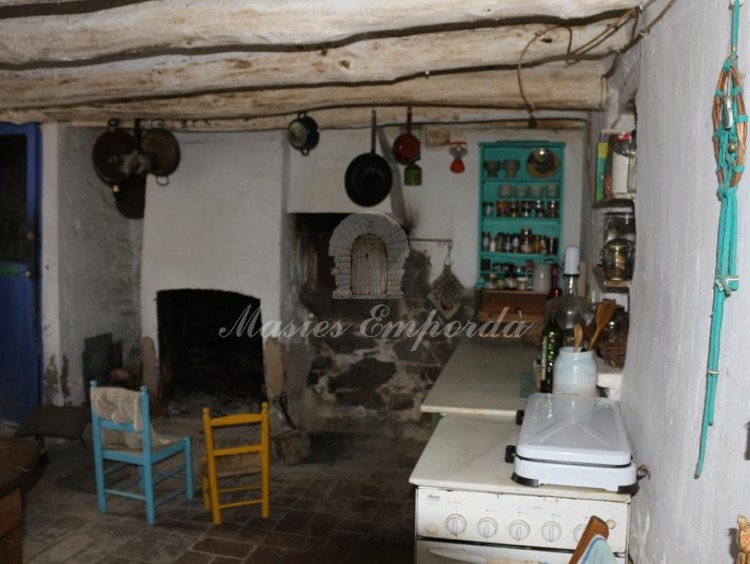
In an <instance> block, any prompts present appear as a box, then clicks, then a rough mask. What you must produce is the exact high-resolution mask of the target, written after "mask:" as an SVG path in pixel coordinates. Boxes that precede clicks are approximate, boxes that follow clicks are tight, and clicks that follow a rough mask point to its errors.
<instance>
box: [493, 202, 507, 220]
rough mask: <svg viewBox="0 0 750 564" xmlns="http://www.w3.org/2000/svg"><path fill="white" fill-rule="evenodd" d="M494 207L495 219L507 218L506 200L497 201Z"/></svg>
mask: <svg viewBox="0 0 750 564" xmlns="http://www.w3.org/2000/svg"><path fill="white" fill-rule="evenodd" d="M495 207H496V208H497V217H507V216H508V201H507V200H498V201H497V202H496V203H495Z"/></svg>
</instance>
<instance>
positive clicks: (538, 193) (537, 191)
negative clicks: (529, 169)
mask: <svg viewBox="0 0 750 564" xmlns="http://www.w3.org/2000/svg"><path fill="white" fill-rule="evenodd" d="M529 196H530V197H531V198H533V199H535V200H538V199H539V198H542V197H544V187H543V186H542V185H541V184H532V185H531V186H529Z"/></svg>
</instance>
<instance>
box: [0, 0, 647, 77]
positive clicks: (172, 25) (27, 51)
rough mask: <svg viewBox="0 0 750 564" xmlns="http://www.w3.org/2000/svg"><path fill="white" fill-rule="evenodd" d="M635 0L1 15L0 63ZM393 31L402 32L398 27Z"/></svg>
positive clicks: (276, 39)
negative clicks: (2, 16) (7, 16)
mask: <svg viewBox="0 0 750 564" xmlns="http://www.w3.org/2000/svg"><path fill="white" fill-rule="evenodd" d="M638 4H639V0H576V1H571V0H504V1H502V2H498V0H472V1H471V2H467V1H466V0H412V1H410V2H404V1H403V0H379V1H378V2H352V1H351V0H307V1H305V2H300V1H299V0H257V1H255V2H248V1H247V0H222V2H220V3H216V2H206V1H205V0H160V1H149V2H143V3H139V4H138V5H137V6H129V5H126V6H120V7H117V8H111V9H108V10H102V11H96V12H91V13H85V14H76V15H66V16H38V17H26V18H10V19H4V20H0V63H14V64H24V63H27V64H28V63H35V62H40V61H61V62H62V61H81V60H90V59H96V58H100V57H113V56H119V55H123V54H128V53H151V54H157V53H158V52H160V51H162V52H163V51H165V50H175V49H190V50H192V49H206V48H215V47H227V46H235V47H239V46H246V47H253V46H255V47H258V46H268V45H276V46H279V45H282V46H284V45H286V46H304V45H316V44H329V43H331V42H343V41H345V40H348V39H351V38H357V37H363V36H364V34H392V35H408V32H404V30H416V29H422V30H429V29H436V28H438V27H440V26H457V27H461V26H463V27H467V26H471V25H476V24H481V23H487V24H489V23H492V22H496V21H498V20H500V21H502V20H508V19H511V20H517V19H523V18H534V19H539V18H560V19H574V18H588V17H592V16H596V15H598V14H602V13H607V12H610V11H621V10H625V9H628V8H632V7H634V6H637V5H638ZM397 30H401V32H399V33H396V31H397Z"/></svg>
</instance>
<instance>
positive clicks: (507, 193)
mask: <svg viewBox="0 0 750 564" xmlns="http://www.w3.org/2000/svg"><path fill="white" fill-rule="evenodd" d="M498 192H499V194H500V197H501V198H512V197H513V186H511V185H510V184H501V185H500V189H499V191H498Z"/></svg>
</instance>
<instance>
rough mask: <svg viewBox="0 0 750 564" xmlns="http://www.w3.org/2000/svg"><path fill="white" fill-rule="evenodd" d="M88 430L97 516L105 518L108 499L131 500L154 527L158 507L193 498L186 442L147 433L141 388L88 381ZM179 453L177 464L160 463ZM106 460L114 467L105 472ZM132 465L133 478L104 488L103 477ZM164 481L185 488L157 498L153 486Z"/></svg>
mask: <svg viewBox="0 0 750 564" xmlns="http://www.w3.org/2000/svg"><path fill="white" fill-rule="evenodd" d="M91 430H92V434H93V439H94V440H93V442H94V468H95V470H96V494H97V498H98V501H99V511H100V512H101V513H104V514H106V513H107V497H108V496H110V495H114V496H120V497H125V498H128V499H135V500H138V501H143V502H144V503H145V504H146V521H147V522H148V524H149V525H153V524H154V522H155V521H156V507H157V506H158V505H161V504H162V503H164V502H166V501H168V500H170V499H172V498H173V497H175V496H177V495H180V494H182V493H184V494H185V495H186V496H187V499H189V500H192V499H193V465H192V461H193V458H192V448H191V444H190V438H189V437H171V436H167V435H157V434H156V433H154V432H153V431H152V429H151V420H150V417H149V397H148V391H147V390H146V388H145V387H142V388H141V390H140V392H135V391H132V390H126V389H124V388H108V387H97V385H96V382H95V381H92V382H91ZM179 454H182V455H183V458H184V459H183V460H182V462H181V463H178V464H161V463H164V462H165V461H167V459H171V458H172V457H175V456H177V455H179ZM105 461H109V462H111V463H113V464H108V465H107V466H106V467H105ZM157 465H159V468H157ZM133 466H135V467H137V468H138V476H136V477H130V478H128V479H127V480H125V479H123V480H121V481H119V482H115V483H113V484H112V485H111V486H110V487H107V483H106V480H107V478H108V477H110V476H112V474H115V473H117V472H120V471H121V470H123V469H125V468H132V467H133ZM169 478H178V479H184V485H182V487H180V488H178V489H175V490H172V491H168V492H166V493H164V495H162V496H161V497H159V498H157V497H156V495H155V493H154V488H155V486H156V485H157V484H159V483H161V482H163V481H164V480H167V479H169ZM115 486H116V487H115ZM136 486H137V487H136Z"/></svg>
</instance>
